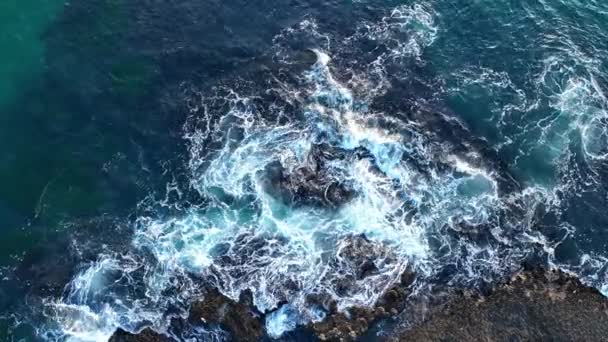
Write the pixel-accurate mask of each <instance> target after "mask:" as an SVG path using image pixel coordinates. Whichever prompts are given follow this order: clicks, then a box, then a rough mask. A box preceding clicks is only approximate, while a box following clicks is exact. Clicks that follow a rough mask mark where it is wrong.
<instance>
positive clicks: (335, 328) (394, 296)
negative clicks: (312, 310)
mask: <svg viewBox="0 0 608 342" xmlns="http://www.w3.org/2000/svg"><path fill="white" fill-rule="evenodd" d="M414 279H415V274H414V273H413V272H411V271H405V272H404V273H403V274H402V276H401V282H400V283H398V284H396V285H395V286H393V288H391V289H390V290H388V291H387V292H386V294H385V295H384V296H383V297H382V298H380V300H379V301H378V303H377V306H376V307H375V308H360V307H355V308H351V309H350V310H348V312H346V313H343V312H337V311H333V312H331V313H330V314H329V315H328V316H327V317H326V318H325V319H324V320H323V321H321V322H317V323H313V324H312V330H313V331H314V333H315V334H316V336H317V337H318V338H319V339H320V340H322V341H354V340H355V339H356V338H357V337H359V336H361V335H363V334H364V333H365V332H367V330H368V329H369V327H370V326H371V325H372V324H373V323H374V322H375V321H378V320H380V319H382V318H386V317H387V316H388V312H391V313H392V314H393V315H395V314H396V313H398V312H400V311H401V310H403V309H404V308H405V305H406V301H407V298H408V296H409V294H410V291H409V288H410V285H411V284H412V283H413V281H414Z"/></svg>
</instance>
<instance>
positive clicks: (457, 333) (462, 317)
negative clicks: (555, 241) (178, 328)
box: [111, 269, 608, 342]
mask: <svg viewBox="0 0 608 342" xmlns="http://www.w3.org/2000/svg"><path fill="white" fill-rule="evenodd" d="M413 277H414V275H413V274H412V273H410V272H405V273H404V275H403V277H402V281H401V283H400V284H398V285H396V286H395V287H394V288H392V289H391V290H389V291H387V293H386V294H385V296H384V297H383V298H382V299H380V301H379V302H378V304H377V306H376V307H375V308H372V309H363V308H354V309H352V310H350V311H349V312H348V313H341V312H337V311H333V312H330V313H329V314H328V316H327V317H326V318H325V320H323V321H322V322H318V323H314V324H312V325H311V326H310V327H309V328H310V330H311V331H312V332H313V333H314V334H315V335H316V337H317V338H318V339H319V340H322V341H354V340H356V339H357V338H358V337H359V336H361V335H362V334H364V333H365V332H366V331H367V330H368V329H369V328H370V327H371V325H372V324H373V323H374V322H376V321H378V320H380V319H383V318H388V317H395V316H397V314H398V313H399V312H400V311H401V310H403V309H404V308H405V305H406V300H407V298H408V295H409V290H408V288H409V285H410V284H411V283H412V281H413ZM247 297H248V296H247V295H245V296H244V297H243V298H242V300H241V301H240V302H239V303H235V302H234V301H231V300H230V299H228V298H226V297H224V296H223V295H221V294H220V293H219V292H214V293H210V294H209V295H208V296H207V299H206V300H204V301H202V302H200V303H197V304H195V305H193V307H192V310H191V315H190V320H194V321H197V320H198V321H204V322H207V323H211V324H219V325H220V326H222V327H223V328H224V329H226V330H227V331H229V332H230V333H231V336H232V337H233V339H234V340H235V341H256V340H260V339H261V338H262V337H263V325H262V322H263V320H262V318H263V315H261V314H259V313H256V312H255V311H254V310H252V305H251V301H250V298H249V299H248V298H247ZM386 335H387V336H383V337H377V339H378V340H386V341H602V340H605V339H606V336H608V300H607V299H606V298H605V297H604V296H603V295H602V294H601V293H599V291H597V290H595V289H593V288H589V287H587V286H585V285H583V284H581V282H580V281H579V280H578V279H576V278H573V277H571V276H569V275H567V274H565V273H563V272H560V271H549V272H546V271H543V270H538V269H537V270H528V271H523V272H521V273H518V274H517V275H515V276H514V277H512V278H511V279H510V280H509V281H507V282H505V283H503V284H499V285H497V286H496V287H495V288H494V289H493V290H492V291H490V293H487V294H485V295H483V296H481V295H479V294H475V293H472V292H462V293H459V294H454V295H452V297H451V298H450V300H449V301H448V302H447V303H446V304H445V305H443V306H439V307H436V308H434V309H431V311H430V312H429V313H428V316H427V319H425V320H424V321H423V322H421V323H420V324H417V325H415V326H414V327H408V328H403V329H400V328H396V329H395V330H393V331H390V332H388V333H387V334H386ZM111 341H112V342H167V341H169V339H168V338H167V337H165V336H162V335H159V334H156V333H154V332H153V331H151V330H149V329H146V330H144V331H142V332H141V333H140V334H138V335H133V334H130V333H127V332H124V331H122V330H119V331H117V332H116V333H115V335H114V336H113V337H112V339H111Z"/></svg>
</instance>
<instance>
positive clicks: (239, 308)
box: [189, 290, 264, 341]
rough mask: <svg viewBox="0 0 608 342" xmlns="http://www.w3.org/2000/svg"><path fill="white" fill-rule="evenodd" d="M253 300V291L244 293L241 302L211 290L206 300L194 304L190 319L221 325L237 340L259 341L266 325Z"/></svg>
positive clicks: (193, 321) (192, 321) (194, 322)
mask: <svg viewBox="0 0 608 342" xmlns="http://www.w3.org/2000/svg"><path fill="white" fill-rule="evenodd" d="M252 302H253V300H252V298H251V293H244V294H242V295H241V298H240V300H239V302H234V301H233V300H231V299H229V298H227V297H226V296H224V295H222V294H221V293H219V292H218V291H217V290H210V291H209V292H208V293H207V294H206V295H205V299H204V300H202V301H200V302H197V303H195V304H194V305H192V308H191V309H190V317H189V320H190V322H191V323H193V324H196V323H198V322H202V323H205V324H217V325H220V326H221V327H222V328H224V329H226V330H227V331H228V332H229V333H230V334H231V335H232V337H233V339H234V340H235V341H257V340H259V339H260V338H261V337H262V335H263V334H264V326H263V324H262V322H261V320H260V319H259V317H260V315H259V314H258V313H257V312H255V311H254V310H253V308H252Z"/></svg>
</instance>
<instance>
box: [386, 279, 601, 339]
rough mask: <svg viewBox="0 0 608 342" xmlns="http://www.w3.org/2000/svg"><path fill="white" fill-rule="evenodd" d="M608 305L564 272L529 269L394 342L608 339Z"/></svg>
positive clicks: (452, 305) (460, 300)
mask: <svg viewBox="0 0 608 342" xmlns="http://www.w3.org/2000/svg"><path fill="white" fill-rule="evenodd" d="M606 336H608V301H607V300H606V298H605V297H604V296H602V294H600V293H599V291H597V290H595V289H593V288H589V287H587V286H585V285H583V284H581V282H580V281H579V280H578V279H576V278H573V277H571V276H569V275H567V274H565V273H562V272H560V271H551V272H545V271H543V270H532V271H525V272H522V273H519V274H517V275H516V276H514V277H513V278H512V279H511V280H510V281H508V282H506V283H504V284H501V285H498V286H496V287H495V288H494V289H493V290H492V291H491V292H490V293H489V294H487V295H485V296H475V295H468V294H461V295H458V296H455V297H454V298H452V299H451V301H450V302H448V304H446V306H445V307H442V308H439V309H436V310H435V312H432V313H431V314H430V315H429V318H428V320H426V321H425V322H424V323H422V324H419V325H417V326H415V327H413V328H412V329H408V330H405V331H402V332H400V333H395V334H391V337H389V338H386V340H389V341H603V340H604V341H605V340H606Z"/></svg>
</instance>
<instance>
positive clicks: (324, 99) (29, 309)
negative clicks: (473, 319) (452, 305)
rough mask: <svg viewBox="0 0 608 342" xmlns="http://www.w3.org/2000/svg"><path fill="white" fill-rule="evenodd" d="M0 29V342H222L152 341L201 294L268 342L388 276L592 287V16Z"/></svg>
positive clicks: (362, 298)
mask: <svg viewBox="0 0 608 342" xmlns="http://www.w3.org/2000/svg"><path fill="white" fill-rule="evenodd" d="M0 13H2V24H0V25H1V27H2V30H1V31H0V32H2V34H1V35H0V47H1V48H2V51H4V52H5V53H4V54H2V57H0V58H1V59H0V62H1V63H0V71H1V74H2V76H3V77H2V78H1V79H0V108H1V109H2V114H1V115H2V125H1V126H0V142H1V143H2V144H1V145H0V146H2V149H3V153H2V154H0V156H1V159H0V175H1V176H2V178H1V179H2V183H1V184H2V186H0V218H1V220H2V221H0V222H1V223H2V228H1V230H0V234H2V235H1V236H2V240H1V241H2V248H0V267H1V274H2V278H3V280H2V282H1V283H0V312H1V313H2V314H0V317H2V320H1V321H2V330H1V331H0V340H7V341H11V340H15V341H18V340H20V339H23V340H26V341H29V340H32V341H34V340H45V339H46V340H66V341H104V340H107V338H108V337H109V336H110V335H111V334H112V332H113V331H114V330H115V329H117V328H119V327H120V328H123V329H127V330H131V331H136V330H138V329H140V328H142V327H144V326H152V327H153V328H155V329H157V330H159V331H161V332H167V333H168V334H171V335H172V336H174V337H175V338H176V339H180V338H181V339H183V340H186V339H187V338H188V337H191V338H194V337H196V338H198V339H202V340H210V339H219V340H222V339H228V340H229V339H230V337H229V336H228V335H226V333H223V332H221V327H213V326H206V325H202V326H191V325H188V324H182V325H180V324H170V322H169V319H170V318H171V317H175V316H178V315H179V314H183V313H185V312H186V310H187V307H188V304H189V303H190V302H191V301H192V300H196V299H197V298H200V297H201V296H204V295H205V293H204V290H203V288H204V286H207V285H211V286H214V287H216V288H218V289H219V290H220V291H221V292H222V293H223V294H225V295H227V296H229V297H232V298H235V299H237V298H238V297H239V294H240V293H241V292H242V291H244V290H250V291H252V293H253V296H254V304H255V306H256V307H257V309H258V310H259V311H260V312H262V313H265V314H266V316H265V322H266V327H267V333H268V336H267V337H268V338H276V337H279V336H281V335H283V334H285V333H287V332H288V331H290V330H293V329H296V328H297V327H298V326H300V325H305V324H307V323H309V322H311V321H316V320H319V319H322V317H323V316H324V315H325V314H326V312H327V310H328V308H327V307H326V306H327V305H328V304H327V303H329V302H331V301H334V302H336V304H337V306H338V308H339V309H341V310H346V309H348V308H349V307H352V306H370V305H373V304H374V302H375V300H376V299H377V298H378V297H379V296H381V295H382V293H383V291H385V289H386V288H387V287H389V286H390V285H391V284H393V283H394V282H396V281H398V279H399V278H400V274H401V273H402V272H404V271H405V270H406V269H409V270H414V271H415V272H416V274H417V280H416V282H415V284H414V287H415V290H416V291H414V293H415V296H416V298H412V300H413V301H424V300H425V298H428V296H429V295H430V294H431V293H437V292H442V291H449V290H452V289H461V288H485V287H487V286H491V285H492V284H493V283H494V282H496V281H498V280H500V279H502V278H503V277H508V276H509V275H510V274H512V273H513V272H515V271H517V269H518V268H519V267H521V265H522V263H524V262H527V263H530V262H532V263H539V264H542V265H544V266H549V267H557V268H561V269H564V270H567V271H569V272H572V273H573V274H576V275H577V276H579V277H580V278H581V279H582V280H583V281H584V282H586V283H588V284H589V285H592V286H595V287H597V288H598V289H600V290H602V291H604V292H605V291H606V289H607V288H608V285H607V284H608V279H607V278H606V276H607V275H606V272H605V264H606V261H608V259H607V258H608V255H606V250H607V249H606V248H607V247H608V238H607V237H606V224H607V223H608V217H607V216H606V215H605V213H604V212H603V210H602V208H603V207H604V206H605V204H606V198H608V197H607V196H606V195H607V194H608V190H607V188H606V185H605V184H607V183H606V167H607V164H606V156H608V155H607V153H608V140H606V139H607V138H608V131H607V125H608V112H607V105H608V101H607V98H606V95H605V92H606V87H607V84H608V65H607V62H608V60H607V58H608V57H606V56H608V37H607V36H608V5H606V4H604V3H603V2H600V1H586V2H582V1H565V0H564V1H532V2H522V1H519V2H518V1H508V2H504V1H503V2H495V1H494V2H492V1H475V2H458V1H456V2H454V1H373V0H368V1H346V0H345V1H330V2H320V1H287V2H276V1H275V2H273V1H262V2H256V3H252V2H245V1H227V2H222V3H219V2H217V3H216V2H201V1H198V2H191V1H179V2H149V1H121V0H92V1H86V2H69V3H65V2H58V1H42V0H39V1H20V2H16V1H12V2H11V1H9V2H5V3H3V4H2V5H0ZM362 265H365V266H362ZM362 268H365V271H362ZM313 297H314V298H316V299H315V300H313V299H311V298H313ZM177 336H181V337H180V338H178V337H177ZM193 336H194V337H193ZM285 336H289V335H285Z"/></svg>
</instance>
